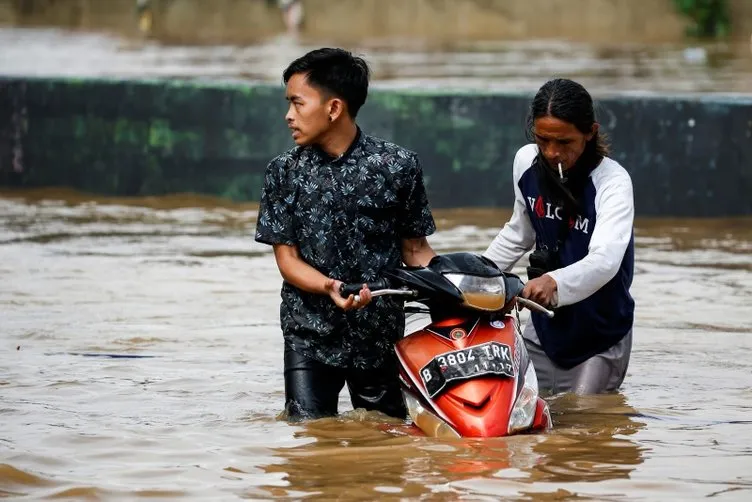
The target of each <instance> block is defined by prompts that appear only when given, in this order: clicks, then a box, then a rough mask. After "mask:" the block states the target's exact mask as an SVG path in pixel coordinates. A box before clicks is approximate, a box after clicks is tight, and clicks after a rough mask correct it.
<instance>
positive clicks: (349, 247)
mask: <svg viewBox="0 0 752 502" xmlns="http://www.w3.org/2000/svg"><path fill="white" fill-rule="evenodd" d="M435 230H436V226H435V223H434V220H433V217H432V215H431V211H430V208H429V205H428V198H427V196H426V191H425V188H424V184H423V173H422V169H421V165H420V162H419V160H418V156H417V155H416V154H415V153H414V152H411V151H409V150H406V149H404V148H402V147H399V146H397V145H395V144H393V143H390V142H387V141H384V140H382V139H378V138H375V137H372V136H369V135H366V134H363V133H362V132H361V131H360V130H358V134H357V136H356V138H355V140H354V141H353V144H352V145H351V146H350V148H349V149H348V151H347V152H345V154H344V155H342V156H341V157H339V158H337V159H334V158H332V157H330V156H329V155H327V154H326V153H325V152H323V151H322V150H321V149H319V148H317V147H314V146H307V147H296V148H293V149H292V150H290V151H288V152H286V153H284V154H282V155H280V156H279V157H277V158H275V159H274V160H272V161H271V162H270V163H269V166H268V167H267V169H266V174H265V179H264V188H263V192H262V196H261V205H260V208H259V216H258V222H257V228H256V240H257V241H258V242H262V243H266V244H287V245H294V246H297V248H298V250H299V253H300V256H301V258H302V259H303V261H305V262H306V263H308V264H309V265H311V266H313V267H314V268H316V269H317V270H319V271H320V272H321V273H323V274H324V275H326V276H328V277H331V278H334V279H337V280H340V281H342V282H345V283H364V282H369V281H374V280H378V279H381V278H383V277H384V272H385V271H386V270H389V269H392V268H395V267H398V266H399V265H400V264H401V262H402V254H401V241H402V239H403V238H417V237H424V236H428V235H431V234H432V233H433V232H434V231H435ZM280 322H281V325H282V332H283V335H284V339H285V343H286V344H287V345H288V346H289V347H290V348H291V349H293V350H294V351H296V352H299V353H300V354H302V355H303V356H305V357H309V358H312V359H315V360H318V361H320V362H322V363H324V364H328V365H330V366H336V367H347V368H359V369H367V368H376V367H379V366H381V364H383V362H384V361H385V360H386V358H388V357H391V355H392V354H393V349H394V343H395V342H396V341H397V340H398V339H399V338H400V337H401V336H402V334H403V331H404V314H403V312H402V308H401V303H399V302H398V301H397V300H395V299H394V298H390V297H379V298H375V299H374V300H373V301H372V302H371V303H370V304H369V305H367V306H366V307H364V308H362V309H355V310H351V311H347V312H345V311H343V310H342V309H340V308H339V307H337V306H336V305H335V304H334V302H333V301H332V300H331V298H329V297H328V296H326V295H317V294H311V293H307V292H304V291H301V290H299V289H298V288H296V287H294V286H293V285H291V284H289V283H287V282H284V283H283V285H282V304H281V308H280Z"/></svg>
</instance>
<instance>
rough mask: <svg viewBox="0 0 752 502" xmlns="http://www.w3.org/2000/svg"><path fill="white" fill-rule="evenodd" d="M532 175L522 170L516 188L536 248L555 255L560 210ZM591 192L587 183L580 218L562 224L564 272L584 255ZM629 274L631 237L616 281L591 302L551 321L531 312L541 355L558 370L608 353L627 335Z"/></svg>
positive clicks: (559, 310) (592, 220)
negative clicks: (521, 196)
mask: <svg viewBox="0 0 752 502" xmlns="http://www.w3.org/2000/svg"><path fill="white" fill-rule="evenodd" d="M536 177H537V175H536V173H535V169H533V168H531V169H527V170H526V171H525V172H524V173H523V174H522V176H521V177H520V180H519V188H520V190H521V191H522V195H523V197H524V199H525V202H526V205H527V213H528V215H529V216H530V222H531V223H532V225H533V228H534V229H535V234H536V246H537V247H538V248H542V247H544V246H545V247H547V248H548V249H551V250H553V249H555V248H556V244H557V240H558V239H559V237H560V235H561V225H562V224H563V214H562V213H563V209H562V208H557V207H556V206H555V205H554V203H553V202H552V201H548V200H545V198H544V197H543V196H541V192H540V189H539V186H538V181H537V179H536ZM595 192H596V189H595V186H594V185H593V182H592V178H589V179H588V181H587V184H586V186H585V190H584V194H583V198H582V200H581V201H580V204H581V207H582V209H583V211H584V214H580V215H578V216H577V217H574V218H567V220H568V221H567V222H566V224H568V226H569V230H568V231H567V232H566V234H565V238H564V240H563V242H562V245H561V247H560V249H559V259H560V260H561V266H562V267H566V266H568V265H571V264H573V263H575V262H577V261H579V260H581V259H583V258H584V257H585V256H586V255H587V253H588V245H589V243H590V237H591V236H592V233H593V228H594V227H595V222H596V214H595ZM633 271H634V233H633V234H632V238H631V239H630V241H629V245H628V247H627V250H626V252H625V253H624V258H623V260H622V262H621V266H620V267H619V270H618V272H617V273H616V275H615V276H614V277H613V279H611V280H610V281H609V282H608V283H607V284H606V285H605V286H603V287H602V288H601V289H599V290H598V291H596V292H595V293H594V294H593V295H591V296H590V297H588V298H586V299H584V300H582V301H580V302H578V303H575V304H573V305H567V306H564V307H560V308H557V309H556V315H555V316H554V318H553V319H549V318H548V317H546V316H544V315H542V314H538V313H536V312H531V319H532V321H533V325H534V326H535V331H536V332H537V334H538V339H539V340H540V342H541V346H542V347H543V350H544V351H545V352H546V355H548V357H549V358H550V359H551V360H552V361H554V362H555V363H556V364H558V365H559V366H561V367H563V368H567V369H568V368H572V367H574V366H576V365H578V364H580V363H581V362H583V361H585V360H586V359H589V358H590V357H592V356H594V355H596V354H598V353H600V352H603V351H605V350H608V349H609V348H610V347H612V346H613V345H615V344H616V343H618V342H619V341H620V340H621V339H622V338H623V337H624V336H625V335H626V334H627V333H629V331H630V330H631V329H632V324H633V321H634V306H635V304H634V300H633V299H632V296H631V295H630V293H629V287H630V286H631V284H632V275H633Z"/></svg>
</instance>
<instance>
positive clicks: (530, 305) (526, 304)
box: [517, 296, 554, 319]
mask: <svg viewBox="0 0 752 502" xmlns="http://www.w3.org/2000/svg"><path fill="white" fill-rule="evenodd" d="M517 303H519V304H521V305H522V306H524V307H527V308H529V309H530V310H537V311H538V312H540V313H541V314H544V315H545V316H546V317H548V318H549V319H552V318H553V317H554V312H553V310H548V309H547V308H546V307H544V306H543V305H540V304H538V303H535V302H534V301H533V300H528V299H527V298H522V297H521V296H518V297H517Z"/></svg>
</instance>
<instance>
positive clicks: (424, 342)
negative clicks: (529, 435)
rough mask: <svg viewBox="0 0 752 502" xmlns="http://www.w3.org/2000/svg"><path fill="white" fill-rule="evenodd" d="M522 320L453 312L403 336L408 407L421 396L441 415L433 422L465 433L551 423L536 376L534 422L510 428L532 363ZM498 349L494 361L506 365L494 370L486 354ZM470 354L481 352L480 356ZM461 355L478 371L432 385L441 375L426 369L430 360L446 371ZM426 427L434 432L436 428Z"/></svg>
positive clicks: (400, 349) (490, 433)
mask: <svg viewBox="0 0 752 502" xmlns="http://www.w3.org/2000/svg"><path fill="white" fill-rule="evenodd" d="M516 323H517V319H516V318H515V317H513V316H511V315H507V316H506V317H505V318H504V320H495V321H492V320H491V318H490V317H489V316H487V315H481V316H479V317H475V318H449V319H445V320H442V321H439V322H436V323H432V324H429V325H428V326H426V327H425V328H423V329H421V330H419V331H417V332H415V333H412V334H410V335H407V336H406V337H405V338H403V339H402V340H400V341H399V342H398V343H397V346H396V352H397V356H398V358H399V362H400V380H401V381H402V384H403V392H404V393H405V398H406V401H407V402H408V408H410V403H411V402H412V403H415V401H417V402H418V403H420V406H419V408H422V413H426V412H427V413H430V414H433V415H435V418H434V417H432V420H431V422H432V423H433V425H432V426H429V427H435V425H437V422H436V419H438V420H440V421H441V422H444V423H445V424H446V425H448V426H449V427H450V428H451V430H453V431H454V432H456V435H457V436H459V437H498V436H507V435H510V434H514V433H521V432H536V431H544V430H547V429H548V428H550V424H551V418H550V414H549V411H548V405H547V404H546V402H545V401H544V400H543V399H541V398H540V397H538V395H537V380H536V381H535V382H528V383H529V384H534V387H535V395H534V397H533V398H534V400H535V403H534V410H535V411H534V416H533V417H532V420H531V421H530V424H529V425H527V424H523V425H524V426H521V427H518V428H517V429H516V430H510V418H511V417H510V416H511V414H512V410H513V409H514V406H515V404H516V402H517V400H518V398H519V397H520V395H521V394H522V390H523V388H524V385H523V383H524V382H523V381H522V380H523V379H524V377H525V373H524V372H526V370H527V368H526V367H523V368H522V372H523V373H522V374H521V371H520V369H521V368H520V365H521V364H532V363H528V358H527V353H526V348H525V344H524V342H523V340H522V337H521V336H520V335H519V334H518V333H517V330H516V326H517V324H516ZM457 351H460V352H457ZM506 351H508V354H506V353H505V352H506ZM494 352H495V355H497V356H499V357H497V358H496V361H494V362H495V366H498V365H499V364H501V365H502V366H503V367H502V368H498V367H496V368H487V369H486V371H487V370H488V369H490V370H493V371H492V372H486V371H484V368H483V365H484V364H485V365H488V364H489V360H488V358H487V357H485V358H484V357H482V356H488V355H494ZM462 355H464V357H462ZM507 356H508V357H507ZM470 358H475V359H474V361H475V362H473V360H470ZM459 359H463V363H464V368H465V369H467V368H468V367H470V368H471V370H470V372H471V373H477V375H472V374H471V375H469V376H467V375H462V377H460V378H458V379H457V381H456V382H455V381H449V382H446V381H443V382H440V383H439V384H438V385H443V388H441V389H440V390H437V385H436V384H435V383H434V385H433V386H431V383H432V382H431V380H432V379H435V378H437V377H436V372H435V371H433V375H432V374H431V373H432V372H431V371H427V370H426V368H427V367H428V366H430V365H432V364H433V366H434V370H435V368H436V367H438V371H439V372H440V373H441V374H446V373H447V372H448V371H449V370H450V369H451V366H452V363H454V365H455V366H459V365H460V364H461V363H460V361H459ZM465 373H467V372H466V371H465ZM421 375H423V376H421ZM465 376H467V378H464V377H465ZM426 378H428V379H429V381H428V383H427V382H426ZM432 394H433V395H432ZM411 398H412V399H411ZM414 407H415V406H413V408H414ZM530 407H531V406H529V407H528V408H530ZM410 411H411V415H412V416H413V421H414V422H416V425H418V427H421V423H420V422H421V419H420V418H418V419H417V420H416V416H414V415H416V411H415V410H414V409H411V410H410ZM421 428H423V427H421ZM424 432H426V433H427V434H430V435H433V431H430V430H429V431H426V430H424Z"/></svg>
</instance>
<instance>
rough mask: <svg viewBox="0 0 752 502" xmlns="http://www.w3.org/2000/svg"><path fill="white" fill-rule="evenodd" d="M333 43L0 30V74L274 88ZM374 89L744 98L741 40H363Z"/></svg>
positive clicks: (746, 68)
mask: <svg viewBox="0 0 752 502" xmlns="http://www.w3.org/2000/svg"><path fill="white" fill-rule="evenodd" d="M327 45H339V44H338V43H337V42H336V41H334V40H317V41H310V40H296V39H293V38H289V37H285V36H281V37H277V38H274V39H270V40H267V41H265V42H260V43H258V44H256V45H245V46H235V45H219V46H198V45H196V46H181V45H163V44H160V43H158V42H155V41H139V40H129V39H122V38H117V37H115V36H111V35H105V34H98V33H84V32H70V31H63V30H51V29H32V28H25V29H20V28H0V72H1V73H2V75H4V76H16V77H70V78H82V77H95V78H137V79H144V78H147V79H152V78H160V79H161V78H166V79H172V78H179V79H192V80H200V81H203V82H218V81H221V82H230V83H271V84H280V83H281V78H282V71H283V70H284V68H285V67H286V66H287V65H288V64H289V63H290V61H292V60H293V59H295V58H297V57H299V56H301V55H302V54H304V53H305V52H307V51H308V50H311V49H314V48H318V47H322V46H327ZM345 46H346V47H347V48H348V49H350V50H353V51H354V52H356V53H358V54H363V55H365V57H366V58H367V59H368V61H369V63H370V64H371V66H372V69H373V80H374V82H373V83H374V87H376V88H391V89H394V88H398V89H415V88H418V89H424V90H437V91H438V90H441V91H448V90H467V89H473V90H481V91H495V92H530V91H535V90H537V89H538V87H539V86H540V85H541V84H542V83H543V82H545V81H546V80H548V79H549V78H552V77H555V76H566V77H568V78H572V79H575V80H577V81H579V82H580V83H582V84H583V85H584V86H585V87H586V88H587V89H588V90H589V91H591V92H593V93H596V94H608V93H614V92H619V93H622V94H656V93H668V94H671V95H676V94H681V93H695V92H698V93H752V53H751V52H750V47H749V44H748V43H746V42H745V43H739V44H736V45H728V44H712V45H707V44H706V45H698V46H684V45H641V44H623V43H619V44H614V45H611V46H604V45H592V44H585V43H574V42H564V41H558V40H532V41H524V42H523V41H488V42H469V41H462V40H458V41H456V42H455V43H453V44H451V45H433V46H432V45H427V44H425V43H421V42H419V41H415V40H399V39H397V40H371V41H369V40H364V41H363V42H362V43H360V44H359V45H355V46H353V45H351V44H349V45H348V44H345Z"/></svg>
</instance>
